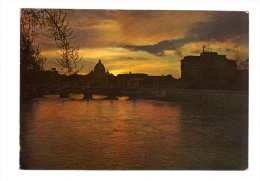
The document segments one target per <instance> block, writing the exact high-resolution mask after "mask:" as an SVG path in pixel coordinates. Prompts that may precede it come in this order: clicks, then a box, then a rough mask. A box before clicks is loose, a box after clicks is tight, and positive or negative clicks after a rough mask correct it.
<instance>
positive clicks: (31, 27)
mask: <svg viewBox="0 0 260 181" xmlns="http://www.w3.org/2000/svg"><path fill="white" fill-rule="evenodd" d="M21 14H22V16H21V19H20V61H21V74H22V75H23V74H24V73H25V72H26V71H27V70H34V71H40V70H43V68H44V67H43V65H44V63H45V61H46V58H44V57H43V56H41V49H40V46H39V45H38V44H36V43H35V38H36V37H38V30H39V29H41V28H42V24H41V23H40V19H41V12H37V13H36V12H35V11H33V10H30V9H22V10H21Z"/></svg>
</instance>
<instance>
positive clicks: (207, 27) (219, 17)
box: [124, 12, 249, 56]
mask: <svg viewBox="0 0 260 181" xmlns="http://www.w3.org/2000/svg"><path fill="white" fill-rule="evenodd" d="M248 33H249V16H248V13H246V12H217V13H216V14H215V16H214V17H213V18H212V21H210V22H201V21H200V22H196V23H194V24H193V26H192V28H191V29H190V30H189V31H187V32H186V33H185V37H184V38H180V39H171V40H163V41H160V42H158V43H156V44H153V45H138V46H137V45H125V46H124V48H127V49H129V50H132V51H146V52H148V53H151V54H154V55H157V56H164V55H165V53H164V51H165V50H175V54H176V55H178V56H181V52H180V50H179V49H178V48H180V47H182V46H183V45H185V44H187V43H192V42H198V41H221V42H224V41H227V40H228V39H230V38H234V37H238V36H241V35H245V34H246V35H248Z"/></svg>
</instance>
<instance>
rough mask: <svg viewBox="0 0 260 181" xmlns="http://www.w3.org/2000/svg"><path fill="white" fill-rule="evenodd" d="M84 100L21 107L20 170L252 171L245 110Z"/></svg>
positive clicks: (34, 102)
mask: <svg viewBox="0 0 260 181" xmlns="http://www.w3.org/2000/svg"><path fill="white" fill-rule="evenodd" d="M82 97H83V95H73V96H72V97H71V98H68V99H62V98H58V96H45V97H43V98H37V99H33V100H30V101H28V102H26V103H23V104H21V114H20V116H21V122H20V146H21V152H20V161H21V163H20V164H21V168H23V169H55V170H60V169H73V170H170V169H172V170H193V169H196V170H240V169H246V168H247V111H245V112H243V111H241V110H232V109H224V108H221V107H207V106H203V105H190V104H185V103H183V104H180V103H174V102H164V101H155V100H127V99H124V98H121V99H120V100H99V99H98V98H99V97H97V99H96V100H89V101H87V100H83V99H81V98H82Z"/></svg>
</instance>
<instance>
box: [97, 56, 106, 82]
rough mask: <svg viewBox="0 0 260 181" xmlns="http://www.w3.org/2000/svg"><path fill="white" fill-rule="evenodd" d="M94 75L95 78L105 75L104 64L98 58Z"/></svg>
mask: <svg viewBox="0 0 260 181" xmlns="http://www.w3.org/2000/svg"><path fill="white" fill-rule="evenodd" d="M94 76H95V77H96V78H102V77H105V76H106V69H105V66H104V65H103V64H102V63H101V60H100V59H99V61H98V63H97V64H96V65H95V68H94Z"/></svg>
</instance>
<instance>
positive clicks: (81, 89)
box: [36, 85, 147, 99]
mask: <svg viewBox="0 0 260 181" xmlns="http://www.w3.org/2000/svg"><path fill="white" fill-rule="evenodd" d="M36 89H37V93H38V95H40V96H42V95H46V94H59V95H60V97H62V98H68V97H69V95H70V93H81V94H84V99H91V98H92V95H93V94H97V95H105V96H107V97H108V99H116V97H120V96H128V97H130V98H132V99H137V98H139V97H140V96H141V95H143V94H146V93H147V89H142V88H123V87H90V86H78V85H37V86H36Z"/></svg>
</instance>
